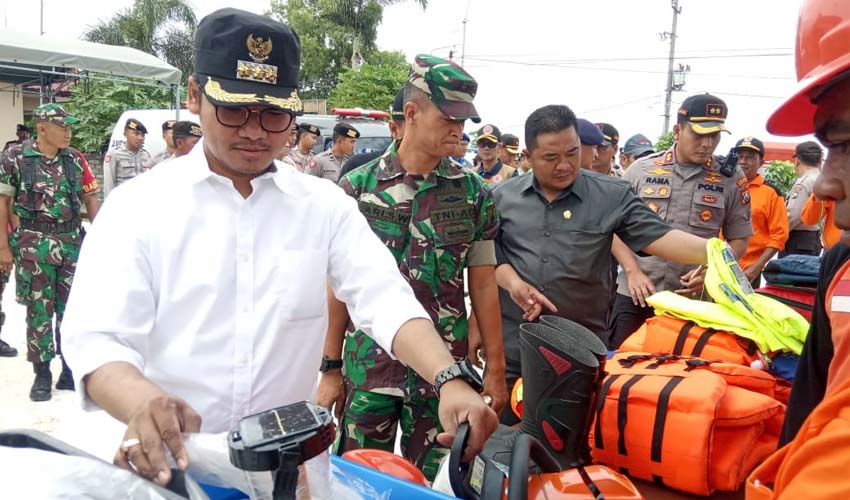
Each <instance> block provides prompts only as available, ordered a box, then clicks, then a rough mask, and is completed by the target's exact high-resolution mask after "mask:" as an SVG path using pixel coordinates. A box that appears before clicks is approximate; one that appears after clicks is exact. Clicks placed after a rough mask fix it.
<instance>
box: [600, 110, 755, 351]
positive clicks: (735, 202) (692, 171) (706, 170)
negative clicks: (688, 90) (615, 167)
mask: <svg viewBox="0 0 850 500" xmlns="http://www.w3.org/2000/svg"><path fill="white" fill-rule="evenodd" d="M726 114H727V109H726V104H725V103H724V102H723V101H722V100H721V99H719V98H716V97H713V96H711V95H709V94H702V95H697V96H692V97H689V98H688V99H686V100H685V102H684V103H682V108H680V110H679V116H680V123H681V122H682V121H683V120H687V121H689V122H690V124H691V125H690V126H691V127H692V128H693V129H694V131H696V132H697V133H705V134H708V133H713V132H716V131H720V130H723V131H725V130H726V128H725V126H724V123H725V121H726ZM623 179H624V180H626V181H628V182H629V183H630V184H631V185H632V189H633V190H634V191H635V193H636V194H637V195H638V196H639V197H640V198H641V199H643V201H644V202H645V203H646V204H647V206H649V208H650V209H652V211H654V212H655V213H657V214H658V215H659V216H661V218H662V219H664V220H665V221H666V222H667V223H669V224H670V225H671V226H673V228H675V229H680V230H682V231H685V232H688V233H691V234H694V235H696V236H700V237H702V238H713V237H717V236H719V234H720V232H721V231H723V236H724V237H725V238H726V239H728V240H735V239H741V238H748V237H749V236H750V235H752V234H753V229H752V223H751V216H750V193H749V189H748V185H747V178H746V176H744V172H743V171H742V170H741V169H740V168H739V167H736V168H735V169H734V171H732V172H724V171H722V170H721V163H720V162H719V161H718V159H717V158H715V157H712V159H711V160H710V161H709V162H707V163H706V164H705V165H688V164H683V163H680V162H679V161H678V159H677V158H676V145H675V144H674V145H673V147H671V148H670V149H669V150H668V151H664V152H660V153H656V154H653V155H650V156H647V157H644V158H642V159H640V160H638V161H636V162H635V163H633V164H632V165H631V166H630V167H629V169H628V170H627V171H626V173H625V174H624V175H623ZM637 260H638V263H639V265H640V270H641V271H642V272H643V273H644V274H645V275H647V277H649V279H650V280H652V284H653V285H654V286H655V289H656V291H659V292H660V291H664V290H669V291H673V290H678V289H681V288H683V287H682V284H681V278H682V275H684V274H685V273H686V272H688V271H690V270H691V269H693V268H694V267H696V266H690V265H687V264H678V263H674V262H670V261H666V260H664V259H662V258H660V257H654V256H648V257H637ZM617 293H618V296H617V297H616V302H615V310H614V319H613V327H614V332H613V338H612V342H611V347H614V348H616V347H618V346H619V343H621V342H622V341H623V340H625V337H626V336H628V335H630V334H631V333H632V332H633V331H634V330H636V329H637V327H638V326H639V325H640V324H641V323H643V321H644V320H645V319H646V318H647V317H649V316H652V314H653V312H652V308H651V307H646V308H641V307H640V306H635V305H634V304H633V303H632V299H631V295H630V293H629V285H628V280H627V279H626V276H625V273H624V272H622V271H621V272H620V275H619V277H618V279H617Z"/></svg>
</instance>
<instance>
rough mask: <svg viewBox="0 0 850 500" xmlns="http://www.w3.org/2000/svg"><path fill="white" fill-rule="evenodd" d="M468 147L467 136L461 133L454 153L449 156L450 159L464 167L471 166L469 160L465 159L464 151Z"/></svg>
mask: <svg viewBox="0 0 850 500" xmlns="http://www.w3.org/2000/svg"><path fill="white" fill-rule="evenodd" d="M468 148H469V136H468V135H466V134H463V135H462V136H461V137H460V140H459V141H458V143H457V149H456V150H455V152H454V154H453V155H452V156H451V159H452V160H454V161H456V162H458V163H460V164H461V165H462V166H464V167H466V168H472V164H471V163H469V160H467V159H466V152H467V150H468Z"/></svg>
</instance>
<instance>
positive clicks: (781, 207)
mask: <svg viewBox="0 0 850 500" xmlns="http://www.w3.org/2000/svg"><path fill="white" fill-rule="evenodd" d="M735 150H736V152H737V153H738V166H739V167H741V170H743V171H744V175H745V176H747V182H748V183H749V185H750V190H749V194H746V193H745V194H744V196H749V197H750V210H751V211H752V222H753V235H752V236H750V239H749V240H748V242H747V250H746V252H744V256H743V257H741V259H740V260H739V261H738V263H739V264H740V265H741V269H743V270H744V274H746V275H747V279H748V280H750V283H752V285H753V288H758V287H759V285H760V282H761V272H762V270H763V269H764V266H765V265H766V264H767V263H768V262H770V259H772V258H773V257H774V256H775V255H776V254H777V253H779V251H780V250H782V249H783V248H785V242H786V241H788V231H789V229H788V212H787V211H786V210H785V198H784V197H783V196H782V192H780V191H779V190H778V189H776V188H775V187H773V186H771V185H770V184H765V182H764V177H762V176H761V174H759V168H760V167H761V166H762V162H763V161H764V153H765V149H764V143H763V142H761V141H760V140H758V139H756V138H755V137H744V138H743V139H741V140H740V141H738V143H737V144H736V145H735Z"/></svg>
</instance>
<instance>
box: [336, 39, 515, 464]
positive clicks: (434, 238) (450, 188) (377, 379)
mask: <svg viewBox="0 0 850 500" xmlns="http://www.w3.org/2000/svg"><path fill="white" fill-rule="evenodd" d="M416 81H418V82H419V84H418V85H417V83H416ZM425 81H428V82H429V83H430V84H431V85H434V86H439V87H440V89H441V90H442V91H443V92H442V93H443V94H451V95H452V100H451V101H449V100H448V99H446V100H445V101H443V102H448V103H451V105H453V106H454V108H453V109H454V110H455V111H454V112H455V113H457V112H460V111H462V108H463V107H467V108H469V109H471V111H469V110H467V111H464V112H466V113H475V110H474V107H473V105H472V99H473V97H474V95H475V91H476V83H475V80H473V79H472V77H471V76H469V75H468V74H467V73H466V72H465V71H463V70H462V69H461V68H460V67H458V66H457V65H455V64H452V63H450V62H448V61H446V60H444V59H440V58H435V57H433V56H423V55H420V56H417V58H416V64H415V66H414V71H413V73H412V76H411V83H412V84H414V85H417V88H422V87H420V85H422V86H424V85H425ZM443 82H451V83H443ZM451 85H454V86H456V87H459V88H454V87H452V86H451ZM425 88H426V89H427V88H430V87H425ZM461 89H465V92H464V91H462V90H461ZM423 90H424V89H423ZM449 90H451V91H452V92H449ZM424 91H426V90H424ZM429 93H430V92H429ZM431 95H432V97H431V99H432V102H435V105H437V106H438V107H439V104H438V103H439V102H440V101H439V99H440V98H439V97H436V95H434V94H431ZM461 96H465V98H464V99H463V100H461V99H462V97H461ZM443 113H444V114H445V112H443ZM455 116H456V115H455ZM458 118H460V119H462V118H473V119H474V118H477V114H476V115H474V116H472V117H469V116H463V117H458ZM340 187H342V189H343V190H344V191H345V192H346V193H347V194H348V195H350V196H351V197H353V198H354V199H356V200H357V202H358V206H359V208H360V212H361V213H362V214H363V215H364V216H365V217H366V220H367V221H369V225H370V226H371V227H372V231H373V232H374V233H375V234H376V235H377V236H378V238H380V239H381V241H383V242H384V244H385V245H386V246H387V248H388V249H389V250H390V253H392V255H393V257H395V259H396V263H397V264H398V268H399V271H400V272H401V274H402V275H403V276H404V277H405V279H406V280H407V281H408V282H409V283H410V286H411V287H412V288H413V291H414V293H415V294H416V298H417V299H418V300H419V302H420V303H421V304H422V305H423V306H424V307H425V310H426V311H427V312H428V314H429V315H430V317H431V320H432V321H433V322H434V326H435V327H436V328H437V331H438V332H439V333H440V335H441V336H442V337H443V340H444V341H445V343H446V345H447V346H448V347H449V349H450V350H451V352H452V355H453V356H454V357H455V359H457V360H460V359H463V358H465V357H466V356H467V354H468V352H469V340H468V334H469V324H468V322H467V310H466V303H465V300H464V270H465V269H466V268H467V267H472V266H492V265H495V263H496V256H495V250H494V243H493V240H494V239H495V237H496V234H497V232H498V228H499V223H498V215H497V214H496V209H495V204H494V202H493V197H492V194H491V193H490V191H489V189H488V188H487V186H486V185H485V184H484V182H482V180H481V178H480V177H478V176H477V175H475V174H474V173H472V172H470V171H469V170H467V169H464V168H463V167H461V166H460V165H458V164H457V163H455V162H453V161H451V160H450V159H448V158H443V159H442V160H440V163H439V165H438V166H437V168H436V169H435V170H433V171H432V172H430V173H428V174H427V175H425V176H422V175H413V174H409V173H407V172H406V171H405V169H404V167H403V166H402V164H401V162H400V160H399V157H398V153H397V151H396V148H395V144H393V145H392V146H391V147H390V149H389V150H388V151H387V153H386V154H385V155H384V156H382V157H381V158H380V159H378V160H375V161H374V162H372V163H369V164H366V165H364V166H361V167H359V168H357V169H355V170H353V171H352V172H351V173H349V174H348V175H347V176H345V177H344V178H343V179H342V180H341V181H340ZM352 330H353V328H350V329H349V333H348V335H347V337H346V340H345V347H344V353H343V360H344V366H345V370H344V374H345V381H346V386H347V389H348V396H347V398H346V407H345V412H344V416H343V420H342V422H341V423H340V431H341V435H340V443H339V449H340V450H344V449H352V448H379V449H384V450H388V451H392V450H393V447H394V446H395V436H396V428H397V426H398V424H399V423H400V424H401V431H402V440H401V443H402V445H401V446H402V452H403V454H404V456H405V457H407V458H408V459H410V460H411V461H412V462H413V463H414V464H415V465H416V466H417V467H419V468H420V469H421V470H422V472H423V473H424V474H425V476H426V477H427V478H430V479H432V480H433V478H434V476H435V475H436V473H437V469H438V467H439V464H440V460H441V459H442V458H443V457H444V456H445V455H446V453H447V452H448V450H447V449H445V448H443V447H441V446H440V445H438V444H437V443H436V441H435V437H436V435H437V434H438V433H439V432H442V426H441V425H440V422H439V416H438V414H437V407H438V404H439V400H438V398H437V395H436V394H434V389H433V387H432V385H431V384H430V383H428V382H426V381H425V380H423V379H422V378H421V377H420V376H419V375H417V374H416V372H414V371H413V370H412V369H410V368H408V367H406V366H404V365H403V364H401V363H399V362H398V361H395V360H393V359H392V358H390V356H389V355H388V353H387V352H386V351H385V350H384V349H382V348H381V347H380V346H379V345H378V344H377V343H376V342H375V341H374V340H373V339H372V338H371V337H369V336H367V335H365V334H364V333H363V332H361V331H360V330H356V331H352Z"/></svg>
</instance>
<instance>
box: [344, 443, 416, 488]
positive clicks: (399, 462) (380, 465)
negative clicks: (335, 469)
mask: <svg viewBox="0 0 850 500" xmlns="http://www.w3.org/2000/svg"><path fill="white" fill-rule="evenodd" d="M342 458H344V459H346V460H350V461H352V462H354V463H357V464H360V465H363V466H366V467H369V468H370V469H375V470H377V471H380V472H383V473H384V474H388V475H390V476H393V477H396V478H398V479H403V480H405V481H410V482H411V483H416V484H421V485H422V486H428V482H427V481H426V480H425V475H424V474H422V472H421V471H420V470H419V469H417V468H416V466H415V465H413V464H412V463H410V462H408V461H407V460H405V459H403V458H401V457H400V456H398V455H396V454H394V453H390V452H389V451H384V450H373V449H369V448H361V449H358V450H349V451H346V452H345V453H343V454H342Z"/></svg>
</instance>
